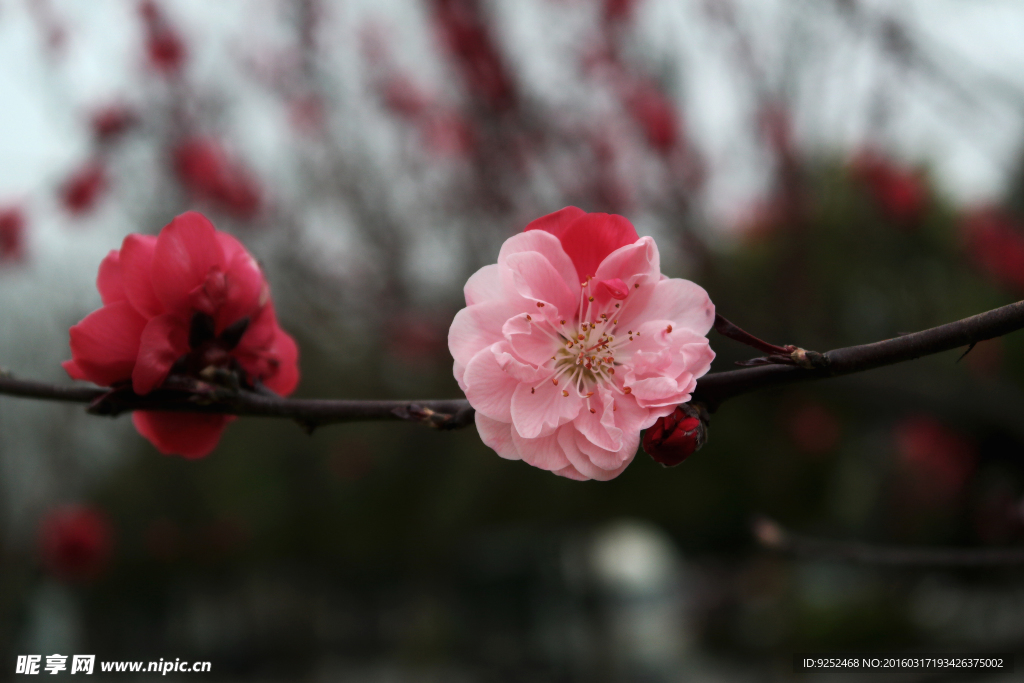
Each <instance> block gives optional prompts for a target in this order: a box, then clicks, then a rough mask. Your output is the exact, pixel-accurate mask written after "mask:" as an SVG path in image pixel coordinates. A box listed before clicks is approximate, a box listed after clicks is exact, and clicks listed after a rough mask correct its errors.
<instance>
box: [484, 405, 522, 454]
mask: <svg viewBox="0 0 1024 683" xmlns="http://www.w3.org/2000/svg"><path fill="white" fill-rule="evenodd" d="M476 431H477V432H478V433H479V434H480V440H481V441H483V442H484V445H485V446H487V447H488V448H490V449H492V450H493V451H494V452H495V453H497V454H498V455H500V456H501V457H503V458H505V459H506V460H519V459H520V458H519V452H518V451H517V450H516V447H515V444H513V442H512V431H513V430H512V425H511V424H509V423H508V422H499V421H498V420H492V419H491V418H489V417H487V416H486V415H483V414H481V413H480V411H479V410H478V411H477V412H476Z"/></svg>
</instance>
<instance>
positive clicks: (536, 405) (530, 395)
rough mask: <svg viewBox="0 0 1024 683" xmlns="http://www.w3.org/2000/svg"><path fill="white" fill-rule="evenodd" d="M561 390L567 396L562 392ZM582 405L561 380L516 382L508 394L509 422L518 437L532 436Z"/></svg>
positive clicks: (549, 428) (561, 421) (549, 429)
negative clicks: (510, 395) (537, 382)
mask: <svg viewBox="0 0 1024 683" xmlns="http://www.w3.org/2000/svg"><path fill="white" fill-rule="evenodd" d="M467 374H468V373H467ZM563 391H565V392H566V394H568V395H563V393H562V392H563ZM470 402H472V399H470ZM582 405H583V399H581V398H580V397H579V394H578V393H577V392H576V389H575V387H573V386H571V385H568V384H567V383H566V382H564V381H563V382H562V383H560V384H558V385H555V384H554V383H553V382H552V381H551V380H544V381H542V382H540V383H539V384H538V385H537V386H536V387H531V386H530V385H528V384H518V385H517V386H516V387H515V393H513V394H512V409H511V411H510V412H511V415H512V418H511V422H512V425H513V426H514V427H515V430H516V431H517V432H519V435H520V436H522V437H525V438H527V439H536V438H537V437H538V436H546V435H548V434H551V433H552V432H553V431H555V429H556V428H558V426H559V425H563V424H565V423H566V422H569V421H570V420H573V419H575V418H576V416H577V415H578V414H579V412H580V407H581V406H582Z"/></svg>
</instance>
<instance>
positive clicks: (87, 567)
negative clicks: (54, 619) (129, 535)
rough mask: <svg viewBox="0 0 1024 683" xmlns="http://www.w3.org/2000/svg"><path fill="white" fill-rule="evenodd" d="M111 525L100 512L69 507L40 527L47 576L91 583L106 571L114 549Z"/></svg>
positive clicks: (52, 513)
mask: <svg viewBox="0 0 1024 683" xmlns="http://www.w3.org/2000/svg"><path fill="white" fill-rule="evenodd" d="M113 545H114V543H113V533H112V532H111V528H110V522H108V521H107V518H106V516H104V515H103V514H102V513H101V512H99V511H98V510H94V509H92V508H89V507H85V506H81V505H66V506H63V507H59V508H55V509H54V510H51V511H50V512H49V513H47V514H46V515H45V516H44V517H43V519H42V522H41V523H40V525H39V554H40V556H41V559H42V562H43V566H44V567H45V568H46V570H47V571H48V572H50V573H51V574H52V575H54V576H55V577H57V578H59V579H61V580H63V581H88V580H91V579H94V578H96V577H97V576H98V575H99V574H100V573H101V572H102V571H103V569H104V567H106V565H107V562H108V561H109V560H110V554H111V551H112V549H113Z"/></svg>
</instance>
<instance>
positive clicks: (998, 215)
mask: <svg viewBox="0 0 1024 683" xmlns="http://www.w3.org/2000/svg"><path fill="white" fill-rule="evenodd" d="M962 230H963V232H964V236H965V238H966V241H967V245H968V249H969V251H970V254H971V256H972V257H973V260H974V261H975V263H977V264H978V266H980V267H981V268H982V269H983V270H984V271H985V272H986V274H988V275H989V276H990V277H991V278H992V279H993V280H995V281H996V282H998V283H999V284H1000V285H1002V286H1004V287H1007V288H1008V289H1010V290H1012V291H1014V292H1018V293H1019V292H1024V230H1022V228H1021V225H1020V222H1019V221H1017V220H1016V219H1014V217H1013V216H1011V215H1009V214H1008V213H1007V212H1005V211H1003V210H1001V209H999V208H996V207H983V208H980V209H975V210H974V211H972V212H970V213H969V214H968V215H967V216H966V218H965V219H964V221H963V225H962Z"/></svg>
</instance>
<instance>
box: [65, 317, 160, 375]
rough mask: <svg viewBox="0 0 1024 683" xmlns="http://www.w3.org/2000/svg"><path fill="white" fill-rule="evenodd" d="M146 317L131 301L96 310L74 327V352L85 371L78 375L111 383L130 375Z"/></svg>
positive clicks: (79, 365) (76, 364)
mask: <svg viewBox="0 0 1024 683" xmlns="http://www.w3.org/2000/svg"><path fill="white" fill-rule="evenodd" d="M145 326H146V319H145V318H143V317H142V316H141V315H139V313H138V312H137V311H136V310H135V309H134V308H132V306H131V304H129V303H128V302H127V301H115V302H114V303H112V304H110V305H109V306H104V307H103V308H101V309H99V310H96V311H93V312H92V313H90V314H89V315H87V316H86V317H85V319H84V320H82V322H80V323H78V324H77V325H75V326H74V327H72V328H71V330H70V334H71V355H72V360H73V361H74V363H75V366H76V367H77V368H78V370H79V372H80V373H81V374H80V375H79V377H76V379H88V380H89V381H90V382H94V383H96V384H100V385H103V386H110V385H112V384H114V383H116V382H121V381H124V380H127V379H129V378H130V377H131V376H132V368H134V367H135V358H136V357H137V356H138V355H139V338H140V337H141V336H142V330H143V328H144V327H145Z"/></svg>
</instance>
